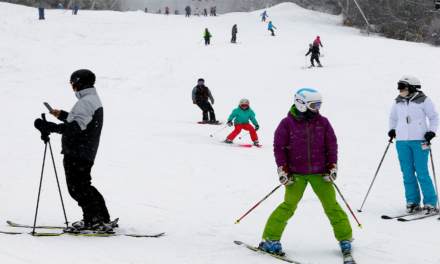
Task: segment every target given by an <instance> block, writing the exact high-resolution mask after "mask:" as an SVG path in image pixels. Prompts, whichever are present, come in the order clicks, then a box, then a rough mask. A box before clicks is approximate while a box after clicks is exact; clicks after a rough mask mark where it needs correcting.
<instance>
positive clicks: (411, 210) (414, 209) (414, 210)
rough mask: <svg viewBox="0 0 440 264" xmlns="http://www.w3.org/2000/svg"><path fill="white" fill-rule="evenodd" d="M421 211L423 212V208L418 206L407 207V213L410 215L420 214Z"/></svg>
mask: <svg viewBox="0 0 440 264" xmlns="http://www.w3.org/2000/svg"><path fill="white" fill-rule="evenodd" d="M420 211H422V208H421V207H420V205H418V204H415V203H408V204H407V205H406V212H407V213H408V214H415V213H417V212H420Z"/></svg>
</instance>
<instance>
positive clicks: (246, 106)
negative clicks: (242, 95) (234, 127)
mask: <svg viewBox="0 0 440 264" xmlns="http://www.w3.org/2000/svg"><path fill="white" fill-rule="evenodd" d="M240 107H241V108H249V105H248V104H241V105H240Z"/></svg>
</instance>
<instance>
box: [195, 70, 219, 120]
mask: <svg viewBox="0 0 440 264" xmlns="http://www.w3.org/2000/svg"><path fill="white" fill-rule="evenodd" d="M191 96H192V100H193V104H197V106H198V107H200V109H202V111H203V122H205V123H218V121H217V120H216V119H215V113H214V109H213V108H212V106H211V104H210V103H209V102H208V98H209V99H210V100H211V103H212V104H214V97H213V96H212V93H211V91H210V90H209V88H208V87H206V86H205V80H204V79H202V78H200V79H199V80H198V81H197V86H196V87H194V89H193V90H192V93H191ZM208 113H209V119H208Z"/></svg>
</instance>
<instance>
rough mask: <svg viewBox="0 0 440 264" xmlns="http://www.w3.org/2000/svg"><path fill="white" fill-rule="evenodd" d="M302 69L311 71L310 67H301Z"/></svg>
mask: <svg viewBox="0 0 440 264" xmlns="http://www.w3.org/2000/svg"><path fill="white" fill-rule="evenodd" d="M301 68H302V69H311V68H310V67H307V66H306V67H301Z"/></svg>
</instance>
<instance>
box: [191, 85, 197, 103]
mask: <svg viewBox="0 0 440 264" xmlns="http://www.w3.org/2000/svg"><path fill="white" fill-rule="evenodd" d="M196 92H197V88H196V87H194V89H193V91H192V100H193V101H195V100H196Z"/></svg>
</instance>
